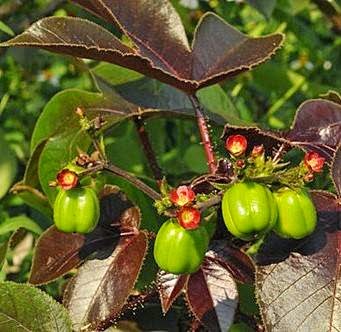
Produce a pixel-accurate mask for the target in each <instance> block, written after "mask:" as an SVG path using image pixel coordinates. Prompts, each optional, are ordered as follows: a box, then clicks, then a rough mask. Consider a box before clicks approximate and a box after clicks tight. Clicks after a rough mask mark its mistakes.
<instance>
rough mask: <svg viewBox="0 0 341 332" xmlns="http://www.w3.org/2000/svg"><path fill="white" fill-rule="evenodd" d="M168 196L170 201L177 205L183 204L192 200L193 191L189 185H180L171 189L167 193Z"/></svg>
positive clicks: (193, 197) (193, 196)
mask: <svg viewBox="0 0 341 332" xmlns="http://www.w3.org/2000/svg"><path fill="white" fill-rule="evenodd" d="M169 198H170V200H171V201H172V203H174V204H176V205H178V206H184V205H186V204H188V203H191V202H193V201H194V199H195V193H194V191H193V190H192V189H191V188H190V187H187V186H180V187H178V188H175V189H173V190H171V192H170V193H169Z"/></svg>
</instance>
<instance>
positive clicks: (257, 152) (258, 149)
mask: <svg viewBox="0 0 341 332" xmlns="http://www.w3.org/2000/svg"><path fill="white" fill-rule="evenodd" d="M263 153H264V145H263V144H261V145H255V146H254V147H253V149H252V152H251V156H252V157H259V156H261V155H262V154H263Z"/></svg>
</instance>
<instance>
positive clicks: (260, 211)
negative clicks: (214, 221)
mask: <svg viewBox="0 0 341 332" xmlns="http://www.w3.org/2000/svg"><path fill="white" fill-rule="evenodd" d="M222 212H223V219H224V222H225V225H226V227H227V229H228V230H229V232H230V233H232V234H233V235H234V236H236V237H238V238H240V239H243V240H246V241H248V240H252V239H253V238H256V237H257V236H258V235H261V234H264V233H266V232H268V231H270V230H271V229H272V227H273V226H274V225H275V223H276V220H277V206H276V202H275V199H274V197H273V195H272V193H271V191H270V190H269V189H268V188H267V187H266V186H264V185H262V184H259V183H255V182H240V183H237V184H234V185H233V186H232V187H231V188H229V189H228V190H227V191H226V192H225V194H224V196H223V200H222Z"/></svg>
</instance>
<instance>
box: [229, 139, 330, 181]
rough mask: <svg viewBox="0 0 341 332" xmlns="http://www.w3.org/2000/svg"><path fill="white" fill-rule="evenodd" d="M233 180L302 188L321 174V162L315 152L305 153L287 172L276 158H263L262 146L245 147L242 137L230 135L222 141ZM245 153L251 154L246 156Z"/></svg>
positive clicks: (247, 144)
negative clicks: (228, 157)
mask: <svg viewBox="0 0 341 332" xmlns="http://www.w3.org/2000/svg"><path fill="white" fill-rule="evenodd" d="M225 148H226V150H227V151H228V152H229V154H230V157H231V160H232V163H233V165H234V170H235V173H236V176H241V177H244V178H248V179H251V180H255V179H258V180H262V181H265V182H270V183H271V182H280V183H282V184H285V185H290V184H291V185H292V186H303V185H304V183H305V182H310V181H312V180H313V179H314V174H315V173H319V172H321V171H322V169H323V166H324V162H325V158H323V157H322V156H320V155H319V154H318V153H317V152H313V151H310V152H307V153H306V154H305V156H304V159H303V161H302V162H301V163H300V165H298V166H296V167H291V168H287V166H288V165H289V163H280V158H278V156H277V157H275V158H271V157H267V158H266V157H265V149H264V146H263V145H255V146H253V147H251V146H249V142H248V140H247V138H246V137H245V136H244V135H239V134H237V135H230V136H228V137H227V139H226V141H225ZM247 150H249V151H251V152H250V153H247Z"/></svg>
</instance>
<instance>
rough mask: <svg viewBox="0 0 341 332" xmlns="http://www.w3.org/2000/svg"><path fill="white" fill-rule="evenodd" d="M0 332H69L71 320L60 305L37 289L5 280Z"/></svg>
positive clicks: (0, 291)
mask: <svg viewBox="0 0 341 332" xmlns="http://www.w3.org/2000/svg"><path fill="white" fill-rule="evenodd" d="M0 326H1V331H2V332H14V331H18V332H19V331H28V332H30V331H31V332H71V331H72V328H71V321H70V318H69V316H68V314H67V312H66V310H65V309H64V308H63V306H62V305H60V304H59V303H57V302H56V301H54V300H53V299H52V298H51V297H50V296H48V295H47V294H45V293H43V292H42V291H40V290H39V289H37V288H34V287H32V286H29V285H25V284H16V283H14V282H10V281H5V282H1V283H0Z"/></svg>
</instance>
